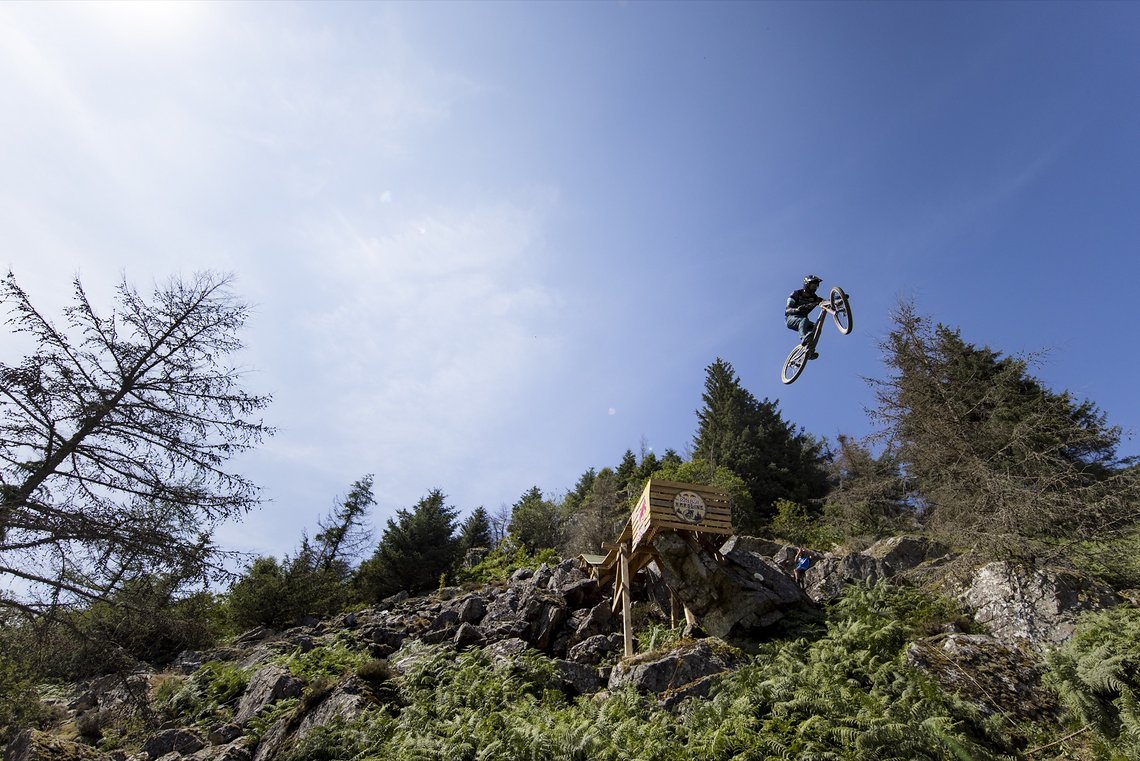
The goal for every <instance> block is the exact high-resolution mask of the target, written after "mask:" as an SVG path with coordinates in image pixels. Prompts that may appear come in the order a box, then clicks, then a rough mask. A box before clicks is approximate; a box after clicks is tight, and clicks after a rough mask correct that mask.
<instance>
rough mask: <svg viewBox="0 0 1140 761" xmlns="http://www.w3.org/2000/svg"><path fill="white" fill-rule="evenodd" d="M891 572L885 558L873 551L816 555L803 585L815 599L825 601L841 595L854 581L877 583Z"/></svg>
mask: <svg viewBox="0 0 1140 761" xmlns="http://www.w3.org/2000/svg"><path fill="white" fill-rule="evenodd" d="M889 575H890V574H889V572H888V570H887V568H886V567H885V566H884V565H883V562H882V561H881V560H879V559H878V558H873V557H871V556H870V555H865V554H863V553H858V552H856V553H851V554H849V555H831V554H827V555H824V556H823V557H821V558H818V559H816V560H815V562H814V563H813V565H812V566H811V568H809V569H808V571H807V573H805V574H804V587H805V589H806V590H807V594H808V597H810V598H811V599H812V600H814V601H815V602H826V601H829V600H834V599H837V598H838V597H840V596H842V594H843V590H845V589H846V588H847V586H848V585H849V584H851V583H853V582H867V583H869V584H874V583H875V582H877V581H881V580H883V579H886V578H888V577H889Z"/></svg>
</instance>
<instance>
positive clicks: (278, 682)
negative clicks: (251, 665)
mask: <svg viewBox="0 0 1140 761" xmlns="http://www.w3.org/2000/svg"><path fill="white" fill-rule="evenodd" d="M303 687H304V684H302V682H301V680H300V679H297V678H295V677H293V676H292V675H291V674H290V673H289V672H288V671H287V670H286V669H284V668H282V667H280V666H266V667H264V668H262V669H259V670H258V671H257V673H255V674H254V675H253V678H252V679H250V680H249V685H248V686H247V687H246V689H245V693H244V694H243V695H242V697H241V701H240V702H239V703H238V706H237V711H236V712H235V714H234V723H235V724H238V725H244V724H245V723H246V722H248V721H249V720H250V719H252V718H253V717H254V716H256V715H257V714H259V713H261V712H262V711H264V710H265V709H266V708H268V707H269V706H271V705H273V704H274V703H276V702H277V701H278V700H281V699H283V698H296V697H300V695H301V690H302V688H303Z"/></svg>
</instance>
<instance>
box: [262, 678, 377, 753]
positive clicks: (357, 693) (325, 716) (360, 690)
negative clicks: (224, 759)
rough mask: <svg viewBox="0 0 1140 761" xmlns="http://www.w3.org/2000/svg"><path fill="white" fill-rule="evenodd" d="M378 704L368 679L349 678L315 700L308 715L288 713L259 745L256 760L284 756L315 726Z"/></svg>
mask: <svg viewBox="0 0 1140 761" xmlns="http://www.w3.org/2000/svg"><path fill="white" fill-rule="evenodd" d="M374 704H375V703H374V702H373V700H372V698H371V697H370V696H369V689H368V685H367V684H366V683H365V682H364V680H362V679H360V678H359V677H355V676H353V677H349V678H348V679H346V680H345V681H343V682H341V683H340V684H338V685H337V686H336V687H335V688H334V689H332V690H331V691H330V692H329V693H328V694H326V695H325V696H324V697H323V698H322V699H320V700H319V701H313V702H312V703H311V704H310V705H309V706H308V711H307V712H306V713H305V714H304V716H302V717H300V718H298V717H296V716H284V717H282V718H281V719H279V720H278V721H277V723H276V724H274V725H273V726H272V727H270V728H269V731H267V732H266V733H265V737H264V738H262V740H261V743H260V744H258V746H257V751H256V753H254V755H253V761H275V759H279V758H283V757H284V756H285V755H286V754H288V753H289V752H290V751H292V750H293V749H294V748H295V746H296V744H297V743H299V742H300V741H301V740H303V739H304V738H305V736H306V735H308V734H309V732H311V731H313V730H314V729H315V728H317V727H323V726H325V725H326V724H329V723H331V722H333V721H336V720H342V721H352V720H353V719H355V718H356V717H357V716H359V715H360V714H361V713H363V712H364V711H365V710H367V709H368V708H369V707H370V706H372V705H374Z"/></svg>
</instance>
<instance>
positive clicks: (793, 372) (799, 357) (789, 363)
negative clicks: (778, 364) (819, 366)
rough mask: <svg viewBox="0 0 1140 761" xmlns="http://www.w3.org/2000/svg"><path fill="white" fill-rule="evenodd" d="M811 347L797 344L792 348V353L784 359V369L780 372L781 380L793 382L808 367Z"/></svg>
mask: <svg viewBox="0 0 1140 761" xmlns="http://www.w3.org/2000/svg"><path fill="white" fill-rule="evenodd" d="M810 351H811V347H809V346H804V345H803V344H796V348H794V349H792V352H791V354H789V355H788V358H787V359H785V360H784V369H783V371H782V372H781V373H780V380H781V381H782V382H784V383H793V382H794V381H795V380H796V378H798V377H800V374H801V373H802V372H803V371H804V368H805V367H807V363H808V353H809V352H810Z"/></svg>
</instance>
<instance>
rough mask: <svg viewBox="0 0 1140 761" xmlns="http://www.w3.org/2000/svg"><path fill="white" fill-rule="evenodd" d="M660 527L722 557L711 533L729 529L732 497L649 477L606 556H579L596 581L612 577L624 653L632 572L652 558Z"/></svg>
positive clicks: (628, 646) (628, 649)
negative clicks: (623, 642) (618, 609)
mask: <svg viewBox="0 0 1140 761" xmlns="http://www.w3.org/2000/svg"><path fill="white" fill-rule="evenodd" d="M662 532H674V533H677V534H679V535H680V536H681V537H683V538H684V540H685V541H686V543H688V545H689V547H690V548H692V550H693V551H694V552H697V553H701V552H704V553H708V554H710V555H712V556H713V557H714V558H716V559H717V560H718V561H720V560H722V558H721V557H720V552H719V550H718V547H719V543H716V542H714V541H713V537H716V536H730V535H731V534H732V502H731V498H730V497H729V495H728V492H726V491H724V490H723V489H719V488H717V487H715V486H708V485H706V484H691V483H684V482H680V481H664V480H661V479H650V480H649V482H648V483H646V485H645V489H644V490H643V491H642V493H641V498H640V499H639V500H638V502H637V506H636V507H634V509H633V512H632V513H631V514H630V517H629V520H628V521H626V524H625V527H624V528H623V529H622V532H621V534H620V535H619V536H618V538H617V541H615V542H613V543H607V544H604V545H603V546H602V548H603V549H605V550H606V551H607V553H606V555H604V556H599V555H590V556H586V555H583V556H582V557H581V559H582V560H583V561H584V562H585V563H587V565H589V566H590V567H591V569H592V572H593V574H594V575H595V577H596V578H597V579H598V580H599V582H601V583H606V582H608V581H609V578H610V577H611V576H612V577H613V580H614V599H613V609H614V612H617V608H618V606H619V605H620V606H621V616H622V632H623V634H624V637H625V654H626V656H627V657H628V656H631V655H633V624H632V621H631V620H630V607H631V605H632V592H631V586H632V583H633V579H634V577H635V576H636V575H637V574H638V573H640V572H641V571H642V570H643V569H644V568H645V567H646V566H647V565H649V564H650V563H651V562H653V561H654V560H656V559H657V550H656V549H654V547H653V538H654V537H655V536H657V535H658V534H660V533H662ZM670 594H671V596H672V598H673V608H674V610H673V614H674V615H676V608H677V607H678V605H679V600H678V598H677V596H676V595H675V594H672V590H670ZM681 607H683V606H681ZM684 613H685V620H686V622H687V623H689V624H695V623H696V620H695V618H694V617H693V614H692V613H691V612H690V611H689V609H688V608H684Z"/></svg>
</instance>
